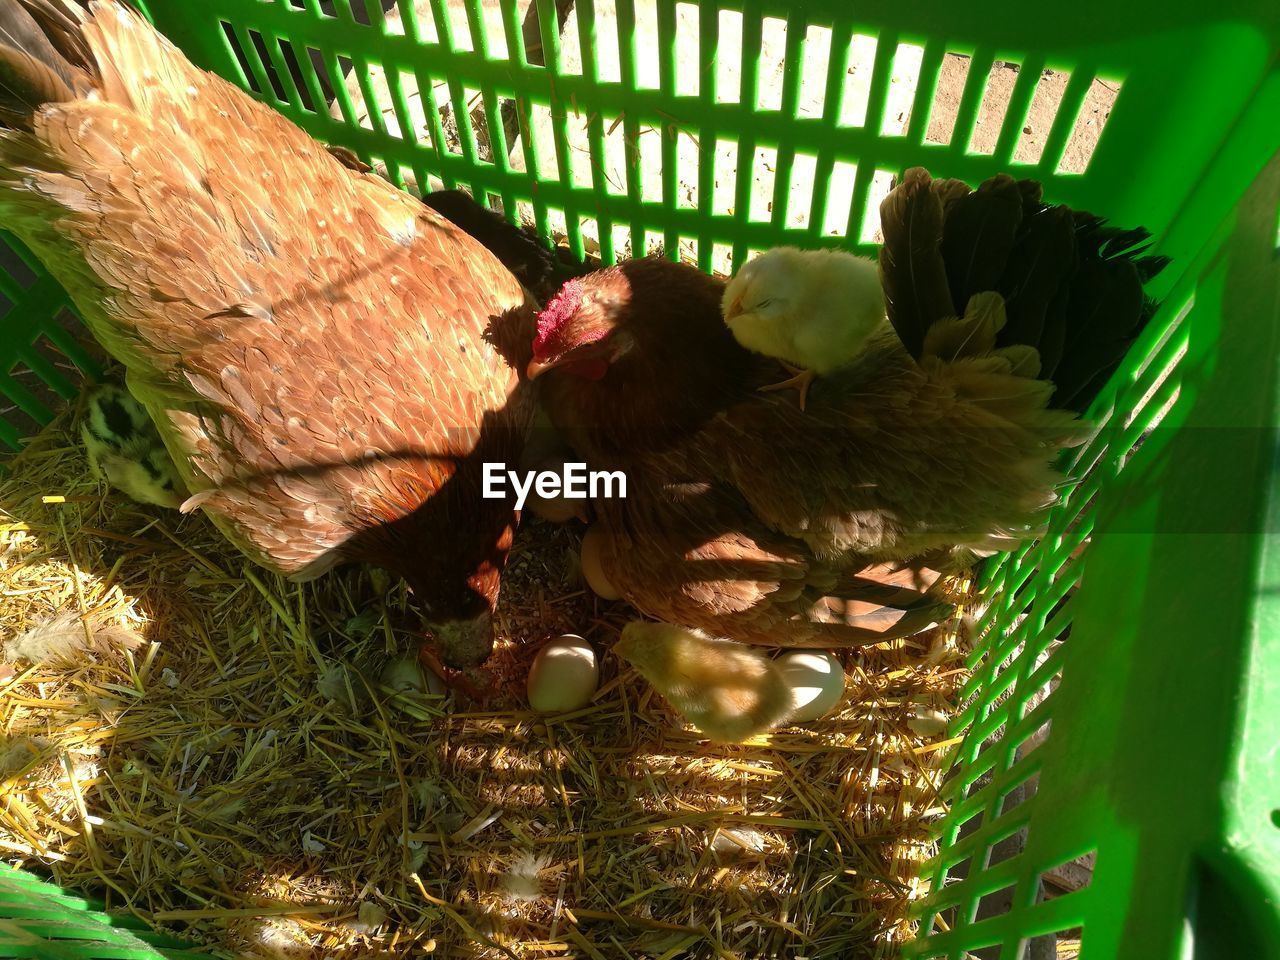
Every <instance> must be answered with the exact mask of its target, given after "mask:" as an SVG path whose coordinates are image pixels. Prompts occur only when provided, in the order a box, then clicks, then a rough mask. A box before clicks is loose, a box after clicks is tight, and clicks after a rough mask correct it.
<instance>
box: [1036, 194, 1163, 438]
mask: <svg viewBox="0 0 1280 960" xmlns="http://www.w3.org/2000/svg"><path fill="white" fill-rule="evenodd" d="M1074 219H1075V234H1076V249H1077V252H1078V255H1079V259H1080V267H1079V269H1078V270H1077V271H1076V273H1075V275H1074V276H1073V278H1072V281H1071V285H1070V304H1069V306H1068V307H1067V311H1066V312H1067V315H1068V319H1069V322H1070V325H1069V326H1068V327H1067V328H1066V330H1065V332H1064V334H1063V337H1062V349H1061V359H1060V360H1059V361H1058V363H1057V364H1056V367H1055V369H1054V370H1053V376H1052V378H1051V379H1052V380H1053V382H1054V383H1055V384H1056V385H1057V391H1056V392H1055V393H1054V396H1053V404H1054V406H1057V407H1060V408H1063V409H1068V410H1078V411H1081V412H1083V411H1084V410H1085V409H1086V408H1087V407H1088V406H1089V404H1090V403H1091V402H1092V401H1093V398H1094V397H1096V396H1097V395H1098V392H1099V391H1100V390H1101V389H1102V388H1103V387H1104V386H1105V385H1106V382H1107V380H1108V379H1109V378H1110V376H1111V374H1112V373H1114V372H1115V369H1116V368H1117V367H1118V366H1119V365H1120V362H1121V361H1122V360H1123V359H1124V356H1125V354H1126V353H1127V352H1128V350H1129V348H1130V347H1131V346H1132V345H1133V343H1134V341H1135V340H1136V339H1137V338H1138V336H1139V335H1140V334H1141V333H1142V331H1143V330H1144V329H1145V328H1146V325H1147V323H1148V322H1149V321H1150V320H1151V318H1152V316H1154V315H1155V312H1156V309H1157V307H1158V306H1159V305H1158V304H1157V303H1156V302H1155V301H1154V300H1152V299H1151V298H1150V297H1148V296H1147V295H1146V293H1145V292H1144V290H1143V286H1144V285H1145V284H1146V283H1148V282H1149V281H1150V280H1152V279H1153V278H1154V277H1155V276H1157V275H1158V274H1159V273H1160V271H1161V270H1163V269H1164V268H1165V267H1166V266H1167V265H1168V263H1169V258H1168V257H1158V256H1151V255H1149V254H1147V253H1146V251H1147V250H1148V249H1149V247H1150V243H1151V234H1150V233H1148V232H1147V231H1146V230H1144V229H1142V228H1140V227H1139V228H1134V229H1131V230H1124V229H1120V228H1118V227H1113V226H1110V225H1108V224H1107V222H1106V221H1105V220H1103V219H1102V218H1100V217H1096V216H1094V215H1093V214H1090V213H1084V212H1082V211H1076V212H1075V214H1074Z"/></svg>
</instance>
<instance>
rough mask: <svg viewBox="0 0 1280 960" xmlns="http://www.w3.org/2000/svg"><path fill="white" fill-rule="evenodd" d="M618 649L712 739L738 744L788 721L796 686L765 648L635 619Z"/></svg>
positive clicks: (689, 719)
mask: <svg viewBox="0 0 1280 960" xmlns="http://www.w3.org/2000/svg"><path fill="white" fill-rule="evenodd" d="M613 652H614V653H616V654H617V655H618V656H620V657H622V658H623V659H624V660H626V661H627V662H629V663H630V664H631V665H632V666H633V667H635V668H636V670H638V671H639V672H640V674H641V675H642V676H643V677H644V678H645V679H646V680H648V681H649V682H650V683H651V684H653V686H654V688H655V689H657V691H658V692H659V693H661V694H662V695H663V697H665V698H666V700H667V702H668V703H670V704H671V706H672V707H674V708H675V710H676V712H678V713H679V714H680V715H681V716H683V717H684V718H685V719H687V720H688V721H689V722H690V723H692V724H693V725H694V726H695V727H697V728H698V729H699V730H701V731H702V732H703V733H704V734H706V735H707V736H708V737H710V738H711V739H712V740H719V741H722V742H725V743H736V742H738V741H741V740H745V739H747V738H748V737H751V736H753V735H755V734H757V733H762V732H764V731H765V730H771V729H773V728H774V727H778V726H780V725H782V724H783V723H784V722H785V721H786V719H787V715H788V714H789V713H790V712H791V708H792V702H793V701H792V695H791V688H790V687H789V686H787V682H786V680H785V679H783V675H782V671H781V670H780V669H778V667H777V665H776V664H775V663H774V662H773V661H772V660H770V659H769V657H767V656H766V655H765V654H764V652H763V651H761V650H759V649H757V648H755V647H750V646H745V645H743V644H740V643H734V642H733V641H732V640H716V639H713V638H711V637H707V636H705V635H704V634H701V633H698V632H697V631H695V630H686V629H685V628H683V627H673V626H670V625H668V624H665V623H642V622H639V621H637V622H634V623H629V624H627V625H626V627H624V628H623V630H622V638H621V639H620V640H619V641H618V642H617V643H616V644H614V647H613Z"/></svg>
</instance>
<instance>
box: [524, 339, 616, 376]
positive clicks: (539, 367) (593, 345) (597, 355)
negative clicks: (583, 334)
mask: <svg viewBox="0 0 1280 960" xmlns="http://www.w3.org/2000/svg"><path fill="white" fill-rule="evenodd" d="M611 355H612V348H611V347H610V346H609V344H608V343H607V342H605V341H604V340H593V341H591V342H590V343H583V344H579V345H578V346H576V347H574V348H572V349H571V350H566V351H565V352H564V353H562V354H560V355H559V356H558V357H549V358H547V359H545V360H539V359H538V358H537V357H534V358H533V359H532V360H530V361H529V365H528V366H527V367H525V368H524V374H525V376H526V377H528V378H529V379H530V380H533V379H534V378H535V377H539V376H541V375H542V374H544V373H546V372H547V371H548V370H554V369H555V368H556V367H563V366H564V365H565V364H567V363H578V362H579V361H582V360H599V359H601V358H603V359H605V360H608V359H609V357H610V356H611Z"/></svg>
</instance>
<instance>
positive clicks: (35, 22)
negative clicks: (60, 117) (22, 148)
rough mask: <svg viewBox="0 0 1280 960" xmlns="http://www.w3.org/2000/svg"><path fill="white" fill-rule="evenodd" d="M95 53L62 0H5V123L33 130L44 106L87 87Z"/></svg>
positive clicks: (1, 55)
mask: <svg viewBox="0 0 1280 960" xmlns="http://www.w3.org/2000/svg"><path fill="white" fill-rule="evenodd" d="M88 63H89V52H88V48H87V47H86V46H85V42H84V38H83V36H82V35H81V33H80V30H79V23H78V18H77V16H76V14H75V13H74V12H73V9H72V8H70V7H68V6H65V5H64V4H63V3H62V0H0V124H4V125H5V126H16V127H22V128H27V127H29V126H30V124H31V117H32V115H33V114H34V113H35V111H36V110H37V109H39V108H40V106H41V105H43V104H46V103H52V102H57V101H61V100H71V99H73V98H75V97H76V96H77V95H78V93H80V92H82V91H83V90H84V88H85V86H86V83H85V81H86V80H87V78H88V74H87V73H86V71H85V69H83V65H86V64H88Z"/></svg>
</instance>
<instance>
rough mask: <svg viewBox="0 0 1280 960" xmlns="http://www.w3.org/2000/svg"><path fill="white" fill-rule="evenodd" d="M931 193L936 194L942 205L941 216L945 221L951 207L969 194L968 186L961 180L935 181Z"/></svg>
mask: <svg viewBox="0 0 1280 960" xmlns="http://www.w3.org/2000/svg"><path fill="white" fill-rule="evenodd" d="M932 186H933V192H934V193H935V194H937V196H938V200H939V201H941V203H942V215H943V217H944V219H945V217H946V215H947V211H948V210H950V209H951V205H952V204H953V203H955V202H956V201H957V200H959V199H960V198H961V197H967V196H968V195H969V193H970V192H971V191H970V189H969V185H968V184H967V183H965V182H964V181H963V180H955V179H949V180H935V181H933V184H932Z"/></svg>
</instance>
